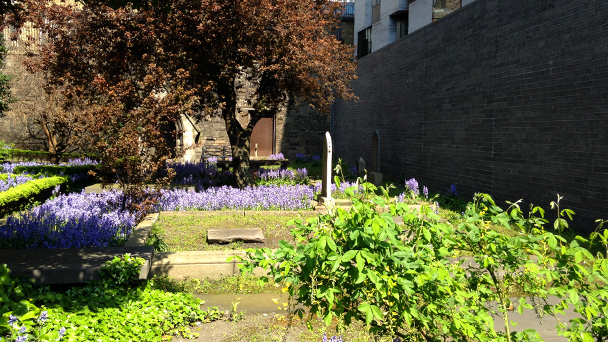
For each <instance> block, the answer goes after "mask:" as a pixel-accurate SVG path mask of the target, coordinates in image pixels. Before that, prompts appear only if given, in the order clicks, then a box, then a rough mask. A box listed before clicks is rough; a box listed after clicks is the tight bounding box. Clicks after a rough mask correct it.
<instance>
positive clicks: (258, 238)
mask: <svg viewBox="0 0 608 342" xmlns="http://www.w3.org/2000/svg"><path fill="white" fill-rule="evenodd" d="M235 241H242V242H260V243H263V242H264V241H265V239H264V233H263V232H262V230H261V229H260V228H229V229H207V243H208V244H213V243H221V244H226V243H231V242H235Z"/></svg>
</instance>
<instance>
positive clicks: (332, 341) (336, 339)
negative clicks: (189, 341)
mask: <svg viewBox="0 0 608 342" xmlns="http://www.w3.org/2000/svg"><path fill="white" fill-rule="evenodd" d="M321 340H322V341H323V342H342V341H343V340H342V335H340V336H332V337H330V338H329V339H327V335H326V334H325V333H323V338H322V339H321Z"/></svg>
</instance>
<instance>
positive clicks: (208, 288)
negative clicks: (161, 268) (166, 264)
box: [154, 275, 281, 295]
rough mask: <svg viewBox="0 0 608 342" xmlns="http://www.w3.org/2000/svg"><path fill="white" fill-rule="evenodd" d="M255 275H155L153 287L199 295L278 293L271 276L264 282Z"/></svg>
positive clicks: (277, 287) (278, 289)
mask: <svg viewBox="0 0 608 342" xmlns="http://www.w3.org/2000/svg"><path fill="white" fill-rule="evenodd" d="M259 280H260V277H258V276H255V275H234V276H225V277H222V278H220V279H209V278H207V279H196V278H185V279H183V280H177V279H173V278H169V277H168V276H160V277H159V276H155V277H154V287H155V288H156V289H159V290H163V291H167V292H188V293H195V294H200V295H224V294H260V293H280V292H281V287H280V286H275V283H274V281H272V278H269V281H268V282H267V283H265V284H260V283H259Z"/></svg>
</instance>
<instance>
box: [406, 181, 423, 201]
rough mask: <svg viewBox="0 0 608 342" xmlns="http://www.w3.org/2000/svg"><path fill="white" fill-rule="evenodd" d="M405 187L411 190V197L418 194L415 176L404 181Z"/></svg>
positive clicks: (418, 189)
mask: <svg viewBox="0 0 608 342" xmlns="http://www.w3.org/2000/svg"><path fill="white" fill-rule="evenodd" d="M405 187H406V188H407V189H408V190H409V191H411V193H412V195H413V197H417V196H418V195H420V188H419V187H418V181H416V179H415V178H412V179H410V180H406V181H405Z"/></svg>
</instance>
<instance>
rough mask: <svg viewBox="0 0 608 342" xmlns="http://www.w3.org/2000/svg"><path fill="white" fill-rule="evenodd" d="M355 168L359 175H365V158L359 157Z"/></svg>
mask: <svg viewBox="0 0 608 342" xmlns="http://www.w3.org/2000/svg"><path fill="white" fill-rule="evenodd" d="M357 170H358V171H359V177H361V178H363V177H364V176H365V160H363V157H359V165H358V167H357Z"/></svg>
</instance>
